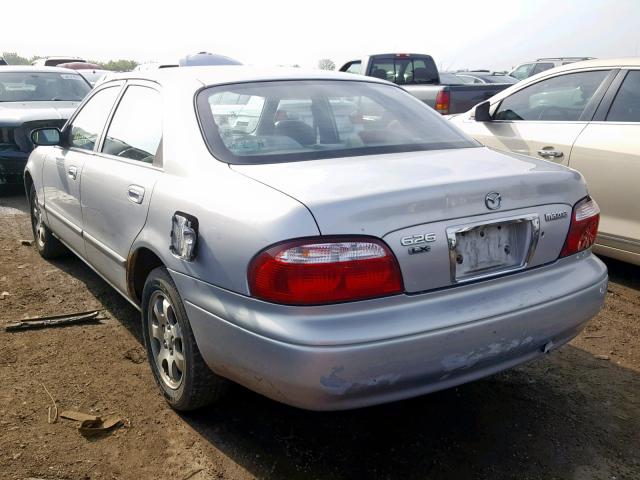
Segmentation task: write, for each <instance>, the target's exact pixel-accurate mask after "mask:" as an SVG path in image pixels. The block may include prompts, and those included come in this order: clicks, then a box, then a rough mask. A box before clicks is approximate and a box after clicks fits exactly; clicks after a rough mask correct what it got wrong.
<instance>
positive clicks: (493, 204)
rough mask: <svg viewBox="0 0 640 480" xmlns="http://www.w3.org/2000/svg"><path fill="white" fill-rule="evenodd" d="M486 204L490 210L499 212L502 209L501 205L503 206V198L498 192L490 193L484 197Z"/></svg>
mask: <svg viewBox="0 0 640 480" xmlns="http://www.w3.org/2000/svg"><path fill="white" fill-rule="evenodd" d="M484 204H485V205H486V206H487V208H488V209H489V210H497V209H499V208H500V205H502V197H501V196H500V194H499V193H498V192H489V193H487V196H486V197H484Z"/></svg>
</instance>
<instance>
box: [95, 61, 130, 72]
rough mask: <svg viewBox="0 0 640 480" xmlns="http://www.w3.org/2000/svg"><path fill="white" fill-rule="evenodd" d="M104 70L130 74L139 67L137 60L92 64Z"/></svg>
mask: <svg viewBox="0 0 640 480" xmlns="http://www.w3.org/2000/svg"><path fill="white" fill-rule="evenodd" d="M91 63H95V64H97V65H99V66H100V68H104V69H105V70H112V71H114V72H129V71H131V70H133V69H134V68H136V67H137V66H138V62H136V61H135V60H124V59H120V60H109V61H108V62H93V61H92V62H91Z"/></svg>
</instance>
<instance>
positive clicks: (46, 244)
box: [29, 185, 68, 259]
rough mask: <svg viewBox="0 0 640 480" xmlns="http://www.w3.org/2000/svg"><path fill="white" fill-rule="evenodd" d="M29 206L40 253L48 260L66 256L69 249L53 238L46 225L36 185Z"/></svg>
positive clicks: (32, 226)
mask: <svg viewBox="0 0 640 480" xmlns="http://www.w3.org/2000/svg"><path fill="white" fill-rule="evenodd" d="M29 205H30V207H31V230H32V231H33V239H34V240H35V244H36V249H37V250H38V253H39V254H40V255H41V256H42V257H43V258H46V259H51V258H56V257H59V256H61V255H64V254H66V253H67V252H68V250H67V248H66V247H65V246H64V245H63V244H62V243H61V242H60V240H58V239H57V238H56V237H54V236H53V233H51V230H49V227H47V225H46V224H45V223H44V218H43V216H42V209H41V208H40V204H39V203H38V194H37V193H36V187H35V186H34V185H31V191H30V194H29Z"/></svg>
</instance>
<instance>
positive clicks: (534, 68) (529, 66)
mask: <svg viewBox="0 0 640 480" xmlns="http://www.w3.org/2000/svg"><path fill="white" fill-rule="evenodd" d="M583 60H593V57H558V58H539V59H537V60H536V61H535V62H528V63H521V64H520V65H518V66H516V67H515V68H514V69H513V70H511V72H509V75H511V76H512V77H515V78H517V79H518V80H524V79H525V78H529V77H531V76H533V75H535V74H536V73H540V72H544V71H545V70H550V69H552V68H554V67H559V66H561V65H567V64H569V63H575V62H582V61H583Z"/></svg>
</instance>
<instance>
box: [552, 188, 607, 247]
mask: <svg viewBox="0 0 640 480" xmlns="http://www.w3.org/2000/svg"><path fill="white" fill-rule="evenodd" d="M598 223H600V208H599V207H598V204H597V203H596V202H595V200H593V199H591V198H589V197H587V198H585V199H583V200H580V201H579V202H578V203H576V205H575V207H573V213H572V215H571V226H570V227H569V233H568V234H567V240H566V241H565V242H564V248H563V249H562V253H561V254H560V256H561V257H566V256H567V255H573V254H574V253H578V252H581V251H582V250H586V249H587V248H589V247H591V246H592V245H593V244H594V243H595V241H596V234H597V233H598Z"/></svg>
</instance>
